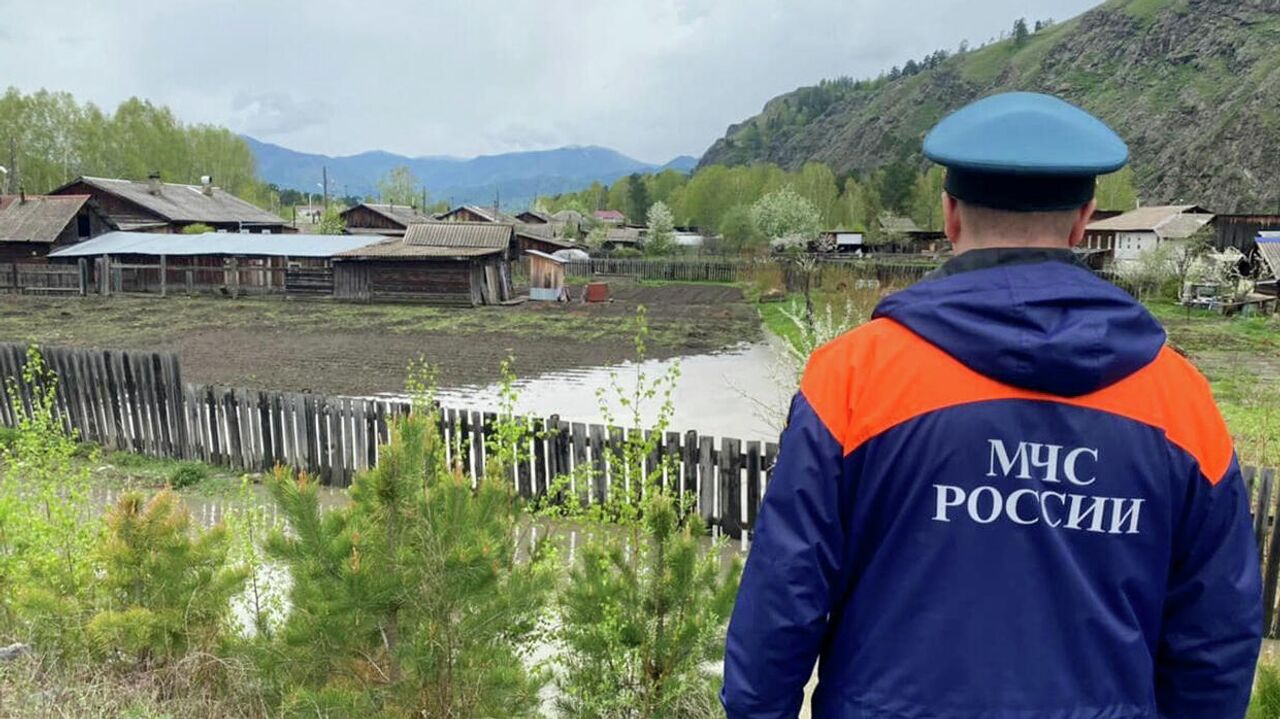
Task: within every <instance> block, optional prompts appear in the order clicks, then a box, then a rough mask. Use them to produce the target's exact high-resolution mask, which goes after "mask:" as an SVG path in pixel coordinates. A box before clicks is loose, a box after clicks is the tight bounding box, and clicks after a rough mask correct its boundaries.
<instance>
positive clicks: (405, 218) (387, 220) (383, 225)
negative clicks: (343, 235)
mask: <svg viewBox="0 0 1280 719" xmlns="http://www.w3.org/2000/svg"><path fill="white" fill-rule="evenodd" d="M434 219H435V218H433V217H432V216H431V215H428V214H426V213H424V212H422V211H420V210H418V208H416V207H411V206H409V205H394V204H380V203H375V202H361V203H360V204H358V205H354V206H352V207H348V208H347V209H345V210H343V211H342V221H343V222H344V223H346V226H347V233H348V234H352V235H384V236H386V237H403V236H404V232H405V230H406V229H408V227H409V225H413V224H417V223H420V222H432V221H433V220H434Z"/></svg>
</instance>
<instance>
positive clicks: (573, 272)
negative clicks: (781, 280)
mask: <svg viewBox="0 0 1280 719" xmlns="http://www.w3.org/2000/svg"><path fill="white" fill-rule="evenodd" d="M813 257H814V258H815V260H816V261H817V264H816V265H815V270H816V271H817V272H820V273H822V274H823V275H824V277H825V276H832V275H848V276H849V277H850V278H852V279H874V280H878V281H879V282H881V283H884V284H891V285H901V284H909V283H912V282H915V281H917V280H919V279H920V278H921V277H924V275H925V274H926V273H928V272H929V271H930V270H932V269H934V268H935V267H937V266H938V263H937V262H932V261H928V260H922V259H921V258H919V257H912V258H910V259H906V258H899V257H894V258H891V259H874V258H873V259H867V258H845V257H841V256H839V255H813ZM796 267H797V266H796V265H795V264H794V263H791V262H784V261H779V260H778V259H776V258H772V257H764V258H759V259H749V258H738V257H703V258H688V259H681V258H640V257H593V258H591V259H588V260H576V261H573V262H568V263H565V273H566V274H567V275H568V276H570V277H594V276H598V275H625V276H628V277H634V278H636V279H640V280H653V281H667V282H741V281H746V280H749V279H751V277H752V274H753V273H754V272H757V271H766V272H767V271H774V272H781V273H783V275H784V276H788V277H789V276H791V275H794V274H796V273H797V272H798V270H797V269H796ZM788 286H791V283H790V281H788Z"/></svg>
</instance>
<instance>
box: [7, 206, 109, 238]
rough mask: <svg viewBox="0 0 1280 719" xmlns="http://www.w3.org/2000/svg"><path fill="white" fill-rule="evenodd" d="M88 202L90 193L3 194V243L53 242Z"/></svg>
mask: <svg viewBox="0 0 1280 719" xmlns="http://www.w3.org/2000/svg"><path fill="white" fill-rule="evenodd" d="M88 201H89V196H88V195H59V196H49V195H27V197H26V199H25V201H24V200H23V199H22V198H19V197H17V196H5V197H0V242H37V243H41V244H53V243H54V242H56V241H57V239H58V235H61V234H62V231H63V230H65V229H66V228H67V225H69V224H71V222H72V221H73V220H75V218H76V214H78V213H79V212H80V208H82V207H84V205H85V203H86V202H88Z"/></svg>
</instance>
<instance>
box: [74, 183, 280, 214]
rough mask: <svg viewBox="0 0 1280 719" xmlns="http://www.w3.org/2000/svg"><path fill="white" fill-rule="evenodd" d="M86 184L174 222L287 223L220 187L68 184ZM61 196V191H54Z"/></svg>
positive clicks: (166, 184)
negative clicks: (208, 188) (156, 187)
mask: <svg viewBox="0 0 1280 719" xmlns="http://www.w3.org/2000/svg"><path fill="white" fill-rule="evenodd" d="M76 182H84V183H85V184H87V185H90V186H92V187H95V188H97V189H99V190H102V191H103V192H109V193H111V194H113V195H116V196H118V197H123V198H124V199H126V200H128V201H129V202H132V203H134V204H136V205H139V206H141V207H144V208H146V209H147V210H148V211H149V212H152V213H154V214H156V215H159V216H160V217H163V218H165V219H166V220H169V221H171V222H210V223H231V222H241V223H247V224H258V225H283V224H284V220H283V219H281V218H279V217H276V216H275V215H273V214H271V213H270V212H267V211H266V210H264V209H262V208H260V207H257V206H256V205H253V204H251V203H249V202H246V201H244V200H242V199H240V198H239V197H236V196H235V195H233V194H231V193H229V192H226V191H224V190H222V189H220V188H217V187H214V188H211V189H210V190H209V191H208V192H209V194H205V190H204V188H203V187H201V186H199V185H178V184H174V183H171V182H164V183H160V191H159V193H153V192H152V191H151V183H150V182H148V181H143V182H135V181H133V180H118V179H113V178H107V177H81V178H79V179H78V180H75V181H73V182H71V183H68V185H73V184H75V183H76ZM54 193H55V194H58V191H57V190H55V191H54Z"/></svg>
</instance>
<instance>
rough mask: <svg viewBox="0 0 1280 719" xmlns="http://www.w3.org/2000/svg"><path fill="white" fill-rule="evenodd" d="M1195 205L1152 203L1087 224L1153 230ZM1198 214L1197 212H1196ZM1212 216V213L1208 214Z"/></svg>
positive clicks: (1106, 228)
mask: <svg viewBox="0 0 1280 719" xmlns="http://www.w3.org/2000/svg"><path fill="white" fill-rule="evenodd" d="M1199 209H1200V208H1199V207H1197V206H1195V205H1152V206H1151V207H1139V208H1138V209H1136V210H1130V211H1128V212H1126V213H1124V214H1123V215H1116V216H1115V217H1110V218H1107V219H1105V220H1099V221H1097V222H1094V223H1092V224H1090V225H1089V229H1090V230H1094V231H1100V232H1155V231H1156V230H1157V229H1158V228H1159V227H1160V226H1161V225H1163V224H1164V223H1166V222H1168V221H1170V220H1172V219H1173V218H1175V217H1177V216H1178V215H1182V214H1186V213H1190V212H1191V211H1192V210H1199ZM1197 214H1199V213H1197ZM1210 218H1212V215H1210Z"/></svg>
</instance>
